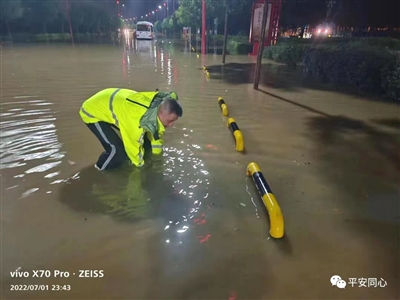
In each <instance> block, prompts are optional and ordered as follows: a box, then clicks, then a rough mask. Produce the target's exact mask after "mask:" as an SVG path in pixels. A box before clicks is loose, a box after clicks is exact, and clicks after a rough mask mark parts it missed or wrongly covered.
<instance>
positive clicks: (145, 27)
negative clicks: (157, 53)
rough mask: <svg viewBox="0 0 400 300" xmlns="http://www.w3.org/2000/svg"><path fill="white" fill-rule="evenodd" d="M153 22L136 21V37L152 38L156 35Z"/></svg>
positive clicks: (140, 38) (142, 38)
mask: <svg viewBox="0 0 400 300" xmlns="http://www.w3.org/2000/svg"><path fill="white" fill-rule="evenodd" d="M153 28H154V27H153V24H152V23H150V22H147V21H139V22H137V23H136V32H135V34H136V39H138V40H152V39H153V37H154V29H153Z"/></svg>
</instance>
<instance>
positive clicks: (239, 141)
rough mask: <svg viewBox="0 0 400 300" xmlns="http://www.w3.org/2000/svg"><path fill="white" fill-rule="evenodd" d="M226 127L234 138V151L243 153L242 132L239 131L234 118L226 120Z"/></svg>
mask: <svg viewBox="0 0 400 300" xmlns="http://www.w3.org/2000/svg"><path fill="white" fill-rule="evenodd" d="M228 127H229V129H230V130H231V132H232V134H233V137H234V138H235V143H236V146H235V147H236V151H238V152H243V150H244V140H243V135H242V132H241V131H240V129H239V126H238V125H237V124H236V122H235V119H234V118H229V119H228Z"/></svg>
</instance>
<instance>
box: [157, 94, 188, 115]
mask: <svg viewBox="0 0 400 300" xmlns="http://www.w3.org/2000/svg"><path fill="white" fill-rule="evenodd" d="M160 108H161V109H163V110H166V111H167V112H168V113H170V114H175V115H177V116H178V117H182V115H183V109H182V106H181V105H180V104H179V102H178V101H177V100H175V99H173V98H167V99H164V100H163V102H161V104H160Z"/></svg>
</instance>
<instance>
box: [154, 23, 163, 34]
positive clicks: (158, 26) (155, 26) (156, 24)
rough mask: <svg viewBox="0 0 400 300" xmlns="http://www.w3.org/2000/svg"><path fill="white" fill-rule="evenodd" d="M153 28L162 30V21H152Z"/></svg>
mask: <svg viewBox="0 0 400 300" xmlns="http://www.w3.org/2000/svg"><path fill="white" fill-rule="evenodd" d="M154 29H155V30H156V31H157V32H162V30H163V28H162V22H161V21H157V22H155V23H154Z"/></svg>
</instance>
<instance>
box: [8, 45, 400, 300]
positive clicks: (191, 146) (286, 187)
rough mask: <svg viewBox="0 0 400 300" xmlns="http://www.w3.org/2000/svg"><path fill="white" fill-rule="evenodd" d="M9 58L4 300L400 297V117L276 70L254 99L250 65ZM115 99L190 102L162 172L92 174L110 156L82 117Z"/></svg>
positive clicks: (122, 49) (147, 49) (384, 106)
mask: <svg viewBox="0 0 400 300" xmlns="http://www.w3.org/2000/svg"><path fill="white" fill-rule="evenodd" d="M1 50H2V57H1V59H2V60H1V62H2V69H1V127H0V130H1V144H0V148H1V154H0V155H1V225H2V227H1V229H2V231H1V260H2V261H1V262H2V268H1V275H2V279H1V283H2V294H1V295H2V297H1V298H2V299H232V300H233V299H396V298H399V162H398V160H399V106H397V105H394V104H389V103H384V102H379V101H374V100H371V99H367V98H363V97H360V96H354V95H351V94H346V93H345V92H340V93H339V92H335V91H333V90H331V89H330V88H329V87H327V86H325V85H321V84H320V85H318V84H313V83H312V82H311V81H310V80H309V79H307V78H304V77H302V76H299V74H295V73H293V72H291V71H290V70H288V69H287V68H286V67H284V66H280V65H277V64H273V63H267V62H266V64H265V65H264V66H263V70H264V71H263V77H262V80H261V84H262V85H261V86H260V88H261V91H255V90H253V89H252V84H251V82H252V78H253V77H252V76H253V72H254V65H252V64H253V63H254V58H251V57H247V56H228V57H227V64H226V66H224V67H223V68H221V67H220V66H219V65H220V62H221V56H217V55H213V54H210V55H208V56H206V57H197V55H196V54H195V53H190V52H188V51H184V49H183V47H182V46H174V45H173V44H172V43H170V42H169V41H167V40H166V41H164V42H162V41H158V42H157V43H156V42H146V41H139V42H138V44H137V45H133V46H132V45H131V44H127V45H121V46H111V45H110V46H107V45H90V46H82V45H81V46H75V47H72V46H68V45H23V46H13V47H3V48H2V49H1ZM202 65H207V66H209V70H210V74H211V77H210V79H209V80H207V78H206V76H205V75H204V73H203V71H202V70H201V66H202ZM106 87H127V88H132V89H135V90H154V89H156V88H159V89H160V90H174V91H176V92H178V94H179V96H180V100H181V102H182V105H183V107H184V117H183V118H182V119H181V120H179V121H178V122H177V123H176V125H175V127H174V128H172V129H171V130H169V131H168V133H167V135H166V138H165V140H166V144H165V146H166V149H165V153H164V160H163V161H161V162H159V163H154V164H153V165H151V166H148V167H147V168H145V169H143V170H137V169H134V168H122V169H120V170H117V171H113V172H106V173H101V172H98V171H97V170H95V169H94V168H93V165H94V163H95V161H96V159H97V157H98V155H99V153H100V152H101V151H102V148H101V145H100V143H99V142H98V141H97V140H96V139H95V137H94V136H93V135H92V133H91V132H90V131H89V130H88V129H87V128H86V126H85V125H84V124H83V123H82V121H81V120H80V117H79V114H78V110H79V108H80V105H81V103H82V102H83V101H84V100H85V99H86V98H88V97H89V96H91V95H92V94H94V93H96V92H97V91H99V90H100V89H103V88H106ZM218 96H223V97H224V99H225V101H226V103H227V105H228V107H229V111H230V115H231V116H232V117H234V118H235V120H236V121H237V124H238V125H239V127H240V129H241V130H242V133H243V136H244V140H245V147H246V150H247V151H246V153H245V154H241V153H237V152H235V149H234V141H233V138H232V135H231V133H230V132H229V130H228V128H227V127H226V119H225V118H224V117H223V116H222V115H221V112H220V110H219V107H218V105H217V97H218ZM252 161H255V162H256V163H257V164H258V165H259V166H260V168H261V170H262V171H263V173H264V175H265V177H266V178H267V180H268V182H269V184H270V186H271V187H272V189H273V191H274V193H275V196H276V198H277V199H278V201H279V203H280V206H281V208H282V211H283V214H284V218H285V226H286V235H285V237H284V238H283V239H281V240H274V239H273V238H270V237H269V235H268V231H269V221H268V217H267V214H266V212H265V209H264V207H263V206H262V203H261V201H260V197H259V195H258V194H257V191H256V190H255V187H254V184H253V182H252V180H251V179H250V178H248V177H247V176H246V174H245V170H246V166H247V164H248V163H250V162H252ZM34 270H49V271H50V273H51V274H49V277H46V274H48V273H46V272H45V273H43V277H42V278H36V277H33V273H34V272H33V271H34ZM56 270H58V271H63V272H69V277H68V278H62V277H60V275H59V276H58V277H55V276H54V272H55V271H56ZM80 270H91V271H94V270H103V274H104V276H103V277H92V278H82V277H80V276H79V275H80ZM16 271H18V273H15V272H16ZM25 271H26V272H28V273H29V277H27V278H25V277H24V278H15V277H12V276H11V274H14V276H15V274H23V273H22V272H25ZM25 274H27V273H25ZM92 274H94V273H93V272H92ZM333 275H339V276H341V278H342V279H343V280H345V281H346V282H347V286H346V288H344V289H339V288H337V287H336V286H332V285H331V283H330V278H331V277H332V276H333ZM63 276H64V277H65V276H67V275H66V273H63ZM351 278H356V281H357V283H356V284H355V285H354V287H352V286H351V284H350V282H351V281H352V280H354V279H351ZM363 278H365V279H366V281H367V283H366V286H367V287H363V286H362V285H363V283H364V281H363V280H362V279H363ZM374 278H376V282H377V285H378V286H375V287H374V285H375V283H374V280H373V279H374ZM368 279H370V280H368ZM385 283H386V284H387V285H386V286H385ZM34 285H36V286H34ZM368 285H370V287H368ZM15 287H17V288H26V289H46V290H45V291H39V290H37V291H11V290H10V289H12V288H15ZM47 289H48V290H47ZM63 289H68V290H63ZM69 289H70V290H69Z"/></svg>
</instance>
